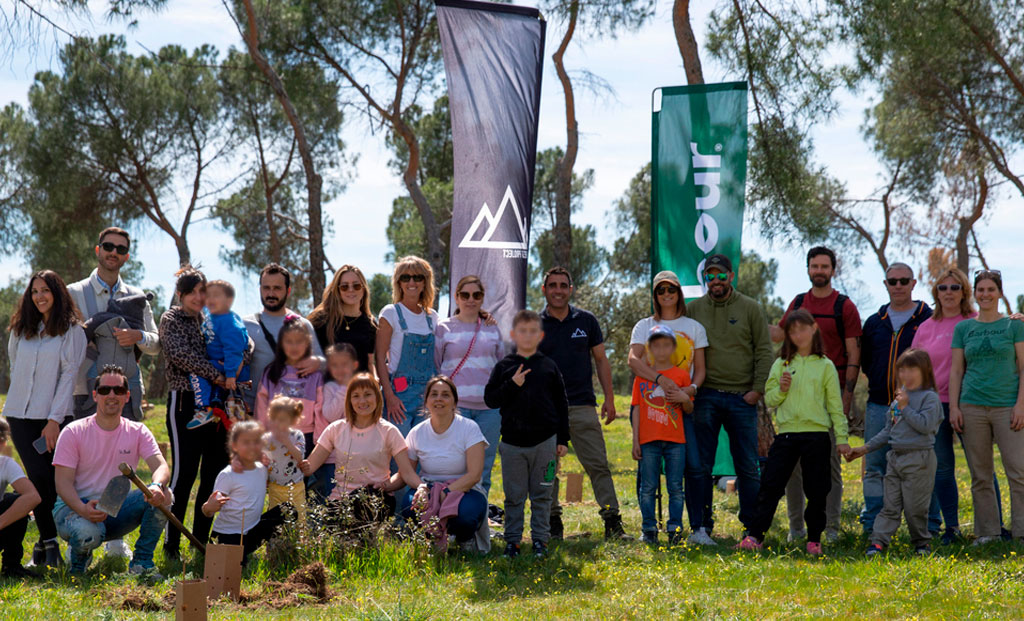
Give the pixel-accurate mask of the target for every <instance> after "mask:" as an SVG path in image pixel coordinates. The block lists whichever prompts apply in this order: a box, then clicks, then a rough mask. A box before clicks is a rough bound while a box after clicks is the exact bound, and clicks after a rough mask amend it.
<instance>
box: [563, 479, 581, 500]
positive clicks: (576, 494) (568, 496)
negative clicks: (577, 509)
mask: <svg viewBox="0 0 1024 621" xmlns="http://www.w3.org/2000/svg"><path fill="white" fill-rule="evenodd" d="M565 502H583V474H582V473H580V472H570V473H568V474H566V475H565Z"/></svg>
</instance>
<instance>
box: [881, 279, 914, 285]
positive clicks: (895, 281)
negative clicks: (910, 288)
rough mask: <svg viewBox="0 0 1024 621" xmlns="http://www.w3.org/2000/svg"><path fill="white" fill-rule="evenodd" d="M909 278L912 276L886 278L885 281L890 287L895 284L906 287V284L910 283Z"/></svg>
mask: <svg viewBox="0 0 1024 621" xmlns="http://www.w3.org/2000/svg"><path fill="white" fill-rule="evenodd" d="M911 280H913V279H912V278H886V279H885V282H887V283H889V286H890V287H895V286H896V285H903V286H904V287H906V286H907V285H909V284H910V281H911Z"/></svg>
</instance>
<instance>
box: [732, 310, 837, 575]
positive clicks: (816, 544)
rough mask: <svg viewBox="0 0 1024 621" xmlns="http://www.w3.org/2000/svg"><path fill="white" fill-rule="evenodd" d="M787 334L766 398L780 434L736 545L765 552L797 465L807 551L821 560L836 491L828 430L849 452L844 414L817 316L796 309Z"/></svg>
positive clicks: (791, 316)
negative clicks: (827, 502) (750, 517)
mask: <svg viewBox="0 0 1024 621" xmlns="http://www.w3.org/2000/svg"><path fill="white" fill-rule="evenodd" d="M783 330H784V331H785V333H786V340H785V342H783V344H782V352H781V354H780V357H779V359H778V360H776V361H775V363H774V364H773V365H772V370H771V373H770V374H769V376H768V383H767V384H766V386H765V389H766V391H765V395H764V399H765V403H767V404H768V407H774V408H777V410H776V412H775V419H776V423H777V426H778V431H779V433H778V435H777V436H776V437H775V442H773V443H772V447H771V449H770V450H769V452H768V461H767V463H766V464H765V469H764V472H763V473H762V475H761V490H760V491H759V492H758V494H757V509H756V510H755V513H754V520H753V525H752V526H751V528H750V531H749V534H748V535H747V536H746V537H744V538H743V541H741V542H740V543H739V545H737V546H736V547H737V548H738V549H741V550H757V549H760V548H761V546H762V543H763V541H764V534H765V533H766V532H768V529H769V528H771V525H772V518H773V517H775V509H776V508H777V507H778V506H779V500H781V499H782V496H783V495H785V493H786V484H787V483H788V482H789V477H790V476H791V475H792V474H793V469H794V468H796V465H797V463H799V464H800V468H801V469H802V470H803V473H804V494H805V495H806V496H807V508H806V509H805V510H804V520H805V521H806V522H807V553H808V554H811V555H815V556H817V555H819V554H821V533H822V531H824V530H825V498H826V497H827V496H828V492H829V490H830V489H831V488H832V480H831V478H830V475H829V472H830V467H829V460H830V455H831V454H832V441H831V440H830V439H829V429H830V428H831V429H834V430H835V434H836V450H837V451H839V453H840V454H841V455H846V454H848V453H849V452H850V446H849V445H848V444H847V443H846V439H847V426H846V416H845V415H844V414H843V400H842V393H841V392H840V389H839V374H838V373H837V372H836V368H835V365H833V364H832V361H830V360H829V359H828V358H826V357H825V355H824V350H823V348H822V344H821V334H820V333H819V332H818V325H817V324H816V323H815V322H814V317H813V316H812V315H811V314H810V313H809V312H808V311H806V310H804V309H799V310H796V311H793V312H792V313H790V314H789V316H788V317H787V318H786V322H785V324H784V325H783Z"/></svg>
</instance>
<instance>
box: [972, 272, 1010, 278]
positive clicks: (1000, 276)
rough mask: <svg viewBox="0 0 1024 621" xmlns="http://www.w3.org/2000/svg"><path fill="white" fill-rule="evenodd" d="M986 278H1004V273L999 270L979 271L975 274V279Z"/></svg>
mask: <svg viewBox="0 0 1024 621" xmlns="http://www.w3.org/2000/svg"><path fill="white" fill-rule="evenodd" d="M984 276H995V277H996V278H1002V277H1003V273H1002V272H1000V271H999V270H978V271H976V272H974V277H975V278H981V277H984Z"/></svg>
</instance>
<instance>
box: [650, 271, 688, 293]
mask: <svg viewBox="0 0 1024 621" xmlns="http://www.w3.org/2000/svg"><path fill="white" fill-rule="evenodd" d="M661 282H667V283H670V284H673V285H675V286H676V287H677V288H680V289H682V285H680V284H679V277H678V276H676V273H675V272H673V271H671V270H662V271H660V272H658V275H657V276H655V277H654V283H653V284H652V288H653V287H657V286H658V283H661Z"/></svg>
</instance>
